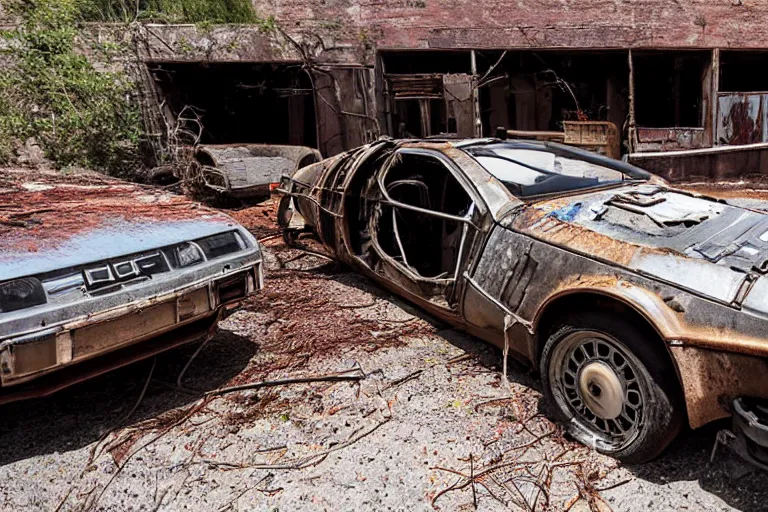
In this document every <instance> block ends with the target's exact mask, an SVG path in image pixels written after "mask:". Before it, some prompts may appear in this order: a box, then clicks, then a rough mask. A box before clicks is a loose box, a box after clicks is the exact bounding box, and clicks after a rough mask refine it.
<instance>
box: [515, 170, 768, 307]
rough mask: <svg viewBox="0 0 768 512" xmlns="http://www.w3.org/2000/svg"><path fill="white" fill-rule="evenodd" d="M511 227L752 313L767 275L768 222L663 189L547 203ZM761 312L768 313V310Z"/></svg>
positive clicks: (604, 193) (534, 206)
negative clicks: (750, 309) (756, 290)
mask: <svg viewBox="0 0 768 512" xmlns="http://www.w3.org/2000/svg"><path fill="white" fill-rule="evenodd" d="M509 222H510V223H511V224H512V225H513V226H514V227H515V228H516V229H518V230H520V231H523V232H526V233H528V234H530V235H531V236H534V237H537V238H542V239H545V240H547V241H550V242H552V243H554V244H556V245H560V246H562V247H565V248H568V249H572V250H576V251H578V252H582V253H586V254H587V255H589V256H593V257H596V258H600V259H604V260H608V261H610V262H612V263H615V264H619V265H622V266H625V267H628V268H631V269H633V270H636V271H638V272H641V273H643V274H646V275H650V276H653V277H657V278H659V279H663V280H664V281H667V282H670V283H673V284H677V285H679V286H681V287H683V288H686V289H689V290H692V291H695V292H697V293H699V294H701V295H705V296H708V297H711V298H714V299H717V300H720V301H723V302H727V303H735V304H742V303H744V306H745V307H746V306H748V305H749V304H751V303H752V304H753V303H754V300H756V298H754V297H750V299H749V300H746V302H745V299H746V297H747V293H748V291H749V290H750V288H752V287H753V284H754V282H755V281H756V280H758V281H765V280H766V278H765V277H759V276H761V275H762V274H765V273H766V272H767V271H768V215H766V214H764V213H762V212H758V211H754V210H748V209H745V208H740V207H737V206H733V205H729V204H727V203H725V202H720V201H716V200H713V199H710V198H706V197H702V196H698V195H695V194H690V193H687V192H683V191H679V190H674V189H670V188H667V187H663V186H657V185H634V186H628V187H622V188H619V189H613V190H609V191H600V192H594V193H589V194H583V195H580V196H576V197H569V198H566V199H562V198H559V199H554V200H549V201H541V202H538V203H534V204H532V205H529V206H528V207H527V208H526V209H525V210H524V211H523V212H522V213H520V214H518V215H517V216H513V217H510V219H509ZM757 288H759V289H762V284H760V286H758V287H757ZM749 295H751V294H749ZM753 305H754V304H753ZM763 308H765V309H763ZM756 309H759V310H761V311H764V312H768V303H766V304H765V306H762V305H761V306H759V307H756Z"/></svg>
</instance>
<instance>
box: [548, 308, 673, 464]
mask: <svg viewBox="0 0 768 512" xmlns="http://www.w3.org/2000/svg"><path fill="white" fill-rule="evenodd" d="M654 335H655V333H653V332H649V330H648V329H638V327H637V326H635V325H634V324H632V323H631V322H629V321H626V320H623V319H621V318H615V317H608V316H606V315H601V314H594V313H585V314H581V315H578V316H573V317H570V318H567V319H565V320H564V321H563V322H562V324H561V326H560V328H559V329H557V330H556V332H555V333H554V334H552V335H551V336H550V337H549V339H547V342H546V344H545V346H544V351H543V353H542V358H541V375H542V380H543V384H544V392H545V395H546V396H547V398H548V399H549V400H550V402H551V403H553V404H554V405H555V408H556V413H557V415H558V419H559V420H561V421H562V422H563V423H565V424H566V425H567V426H568V430H569V432H570V433H571V435H573V436H574V437H575V438H576V439H577V440H578V441H580V442H581V443H583V444H585V445H587V446H590V447H593V448H595V449H596V450H598V451H600V452H602V453H605V454H606V455H610V456H612V457H615V458H617V459H619V460H621V461H623V462H626V463H642V462H647V461H649V460H651V459H653V458H655V457H657V456H658V455H659V454H660V453H661V452H662V451H664V449H665V448H666V447H667V446H668V445H669V443H671V442H672V440H673V439H674V438H675V437H676V436H677V434H678V432H679V431H680V429H681V427H682V424H683V412H682V406H681V403H680V402H681V400H680V399H679V391H678V389H679V387H678V385H677V379H676V377H675V371H674V368H672V367H671V363H670V362H669V358H668V356H667V354H665V353H664V352H663V349H662V348H661V347H660V346H659V343H658V340H655V339H652V336H654Z"/></svg>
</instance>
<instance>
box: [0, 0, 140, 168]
mask: <svg viewBox="0 0 768 512" xmlns="http://www.w3.org/2000/svg"><path fill="white" fill-rule="evenodd" d="M78 1H79V0H12V2H10V4H11V5H10V8H11V9H12V11H13V12H15V13H17V14H18V15H19V16H20V18H21V25H20V26H19V27H18V28H17V29H15V30H11V31H6V32H3V33H2V36H3V38H4V39H5V40H6V42H5V47H6V50H5V51H4V53H5V54H7V57H9V58H8V59H4V61H5V67H4V69H0V163H9V162H10V161H12V160H13V158H14V152H15V149H16V147H18V146H19V145H20V144H22V143H24V141H26V140H28V139H30V138H34V139H35V140H36V141H37V143H38V144H39V145H40V147H41V148H42V149H43V151H44V152H45V155H46V157H47V158H49V159H50V160H52V161H53V162H54V163H55V165H57V166H58V167H66V166H83V167H88V168H92V169H96V170H100V171H103V172H108V173H111V174H121V175H127V174H132V173H133V172H135V171H136V168H137V167H138V165H139V156H140V153H139V140H140V136H141V119H140V114H139V111H138V109H137V107H136V106H135V105H134V104H133V102H131V96H130V95H131V91H132V84H131V81H130V80H129V79H128V77H127V76H126V75H125V74H124V73H121V72H106V71H97V70H96V69H94V67H93V66H92V64H91V63H89V61H88V60H87V59H86V57H85V56H83V55H80V54H78V53H77V52H76V51H75V37H76V34H77V22H78V12H79V11H78V5H77V3H76V2H78ZM6 5H8V4H6Z"/></svg>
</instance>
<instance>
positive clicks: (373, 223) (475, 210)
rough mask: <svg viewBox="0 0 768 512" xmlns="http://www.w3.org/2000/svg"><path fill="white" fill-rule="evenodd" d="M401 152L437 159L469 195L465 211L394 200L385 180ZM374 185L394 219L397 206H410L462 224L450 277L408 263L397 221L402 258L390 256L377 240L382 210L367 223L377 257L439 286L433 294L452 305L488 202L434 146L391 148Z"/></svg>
mask: <svg viewBox="0 0 768 512" xmlns="http://www.w3.org/2000/svg"><path fill="white" fill-rule="evenodd" d="M402 154H411V155H418V156H422V157H427V158H431V159H433V160H435V161H436V162H437V163H439V164H440V165H441V166H442V167H443V168H444V169H445V170H446V172H447V173H448V175H450V177H451V178H453V179H455V180H456V182H457V184H458V185H459V186H460V187H461V188H462V190H463V191H464V192H465V193H466V194H467V197H468V198H469V199H470V201H471V204H470V206H469V209H468V211H467V213H466V214H465V215H464V216H458V215H452V214H449V213H444V212H439V211H434V210H430V209H425V208H421V207H418V206H413V205H410V204H407V203H403V202H401V201H397V200H395V199H393V198H392V197H391V196H390V194H389V191H388V190H387V186H386V185H385V181H386V177H387V175H388V173H389V171H390V170H391V169H392V168H393V167H394V166H395V165H396V164H397V163H398V159H399V156H398V155H402ZM376 188H377V192H378V195H379V196H380V197H379V198H377V202H378V204H379V208H380V207H381V205H386V206H389V207H391V208H392V215H393V221H395V220H396V215H395V212H396V209H397V208H402V209H405V210H410V211H414V212H417V213H422V214H424V215H429V216H432V217H437V218H441V219H445V220H450V221H454V222H458V223H460V224H462V233H461V238H460V241H459V248H458V253H457V255H456V262H455V266H454V269H453V272H452V275H450V277H442V278H434V277H425V276H422V275H421V274H420V273H419V272H418V271H417V270H416V269H415V268H413V267H411V266H410V265H408V264H407V256H405V252H404V250H403V245H402V241H401V240H400V237H399V233H398V232H397V223H396V222H394V223H393V234H394V235H395V239H396V241H397V246H398V249H399V250H400V253H401V256H402V257H403V260H404V261H403V262H401V261H398V260H396V259H395V258H394V257H393V256H391V255H390V254H388V253H387V252H386V251H385V250H384V249H383V247H382V245H381V244H380V243H379V235H380V229H379V225H378V219H379V217H380V215H381V213H382V212H381V211H380V212H379V215H372V216H371V219H370V225H369V230H370V233H371V242H372V245H373V247H374V248H375V250H376V252H377V253H379V255H380V257H382V258H383V259H384V260H385V261H387V262H389V263H390V264H391V265H393V266H394V268H395V269H396V270H397V271H398V272H400V273H401V274H403V275H404V276H405V277H406V278H407V279H409V280H410V281H412V282H413V283H415V284H419V283H421V284H431V285H434V286H436V287H437V289H438V290H437V293H433V294H432V296H435V295H443V296H444V298H445V299H446V301H447V302H448V304H449V305H451V307H453V306H454V305H455V304H456V302H457V301H456V300H455V297H454V296H455V295H456V293H455V292H456V287H455V286H454V285H455V284H456V283H457V282H458V280H459V278H460V277H462V276H463V272H462V270H463V268H464V266H465V260H466V259H467V257H468V256H469V255H470V254H471V247H468V245H471V244H472V243H474V241H476V240H477V235H478V234H481V233H482V232H483V228H482V225H481V223H480V222H478V217H480V216H482V215H485V212H487V206H486V205H485V203H484V202H483V200H482V198H481V197H480V196H479V194H477V193H476V192H475V190H474V189H473V188H472V185H471V182H470V181H469V180H468V179H467V178H466V177H465V176H464V175H463V174H462V172H461V170H460V169H458V168H457V167H456V166H455V164H454V163H453V162H452V161H451V160H450V159H449V158H448V157H446V156H445V155H443V154H442V153H440V152H439V151H433V150H428V149H421V148H400V149H398V150H396V151H394V152H393V153H392V155H391V156H390V157H389V159H388V160H387V162H386V163H385V165H384V166H382V168H381V170H380V171H379V174H378V176H377V178H376ZM470 229H474V230H475V236H473V237H470V232H469V230H470ZM422 298H424V299H427V300H428V299H429V298H430V297H428V296H423V295H422Z"/></svg>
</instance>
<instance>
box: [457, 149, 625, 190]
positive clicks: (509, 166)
mask: <svg viewBox="0 0 768 512" xmlns="http://www.w3.org/2000/svg"><path fill="white" fill-rule="evenodd" d="M470 152H471V153H472V155H473V156H474V157H475V159H476V160H477V161H478V162H479V163H480V165H482V166H483V167H485V168H486V169H487V170H488V172H490V173H491V174H493V175H494V176H495V177H496V178H498V179H499V180H500V181H501V182H502V183H504V185H505V186H506V187H507V188H508V189H509V190H510V192H512V193H513V194H514V195H516V196H518V197H530V196H537V195H542V194H553V193H559V192H567V191H572V190H583V189H587V188H593V187H598V186H604V185H610V184H612V183H621V182H622V181H624V180H625V179H627V176H625V175H624V174H623V173H621V172H619V171H616V170H614V169H610V168H608V167H603V166H601V165H597V164H594V163H591V162H586V161H584V160H577V159H573V158H566V157H563V156H560V155H556V154H554V153H550V152H549V151H538V150H535V149H520V148H510V147H503V146H496V147H493V146H484V147H478V148H472V149H471V150H470Z"/></svg>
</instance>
